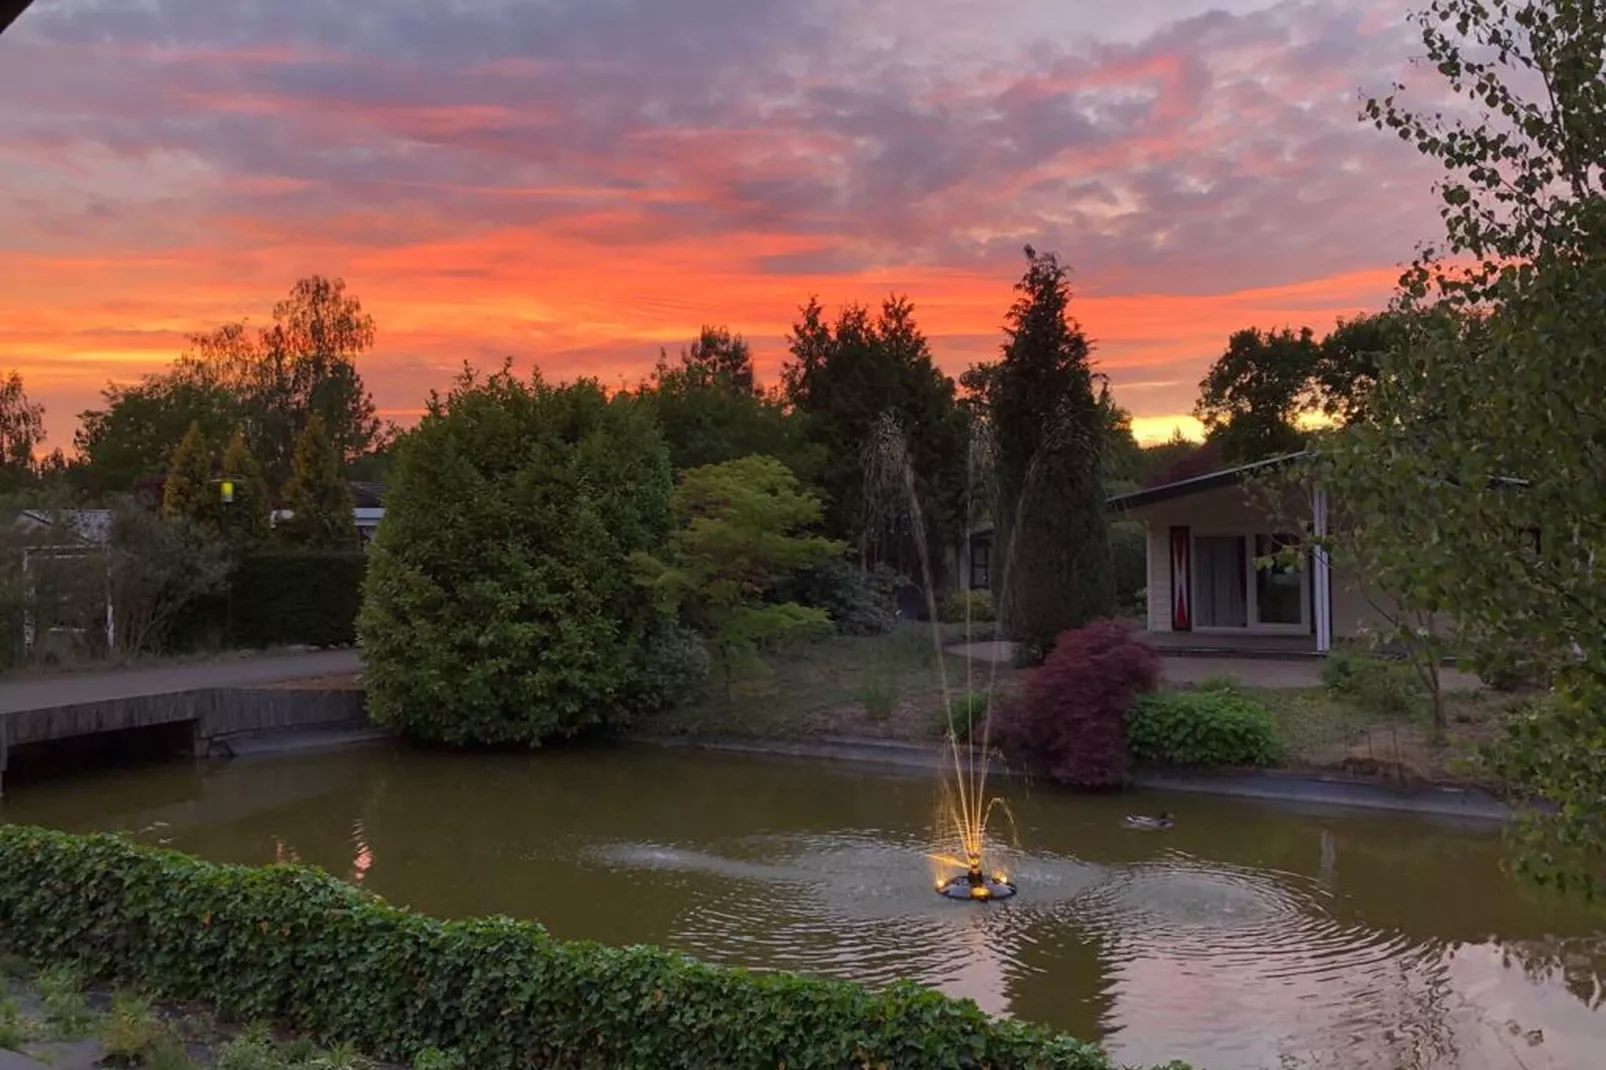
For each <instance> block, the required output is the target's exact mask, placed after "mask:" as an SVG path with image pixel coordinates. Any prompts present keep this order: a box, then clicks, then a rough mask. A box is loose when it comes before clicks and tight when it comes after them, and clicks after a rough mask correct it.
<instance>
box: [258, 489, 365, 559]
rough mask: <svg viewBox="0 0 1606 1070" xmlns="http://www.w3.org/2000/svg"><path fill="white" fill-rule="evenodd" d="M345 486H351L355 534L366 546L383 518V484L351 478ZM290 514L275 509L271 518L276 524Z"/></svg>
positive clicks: (289, 512)
mask: <svg viewBox="0 0 1606 1070" xmlns="http://www.w3.org/2000/svg"><path fill="white" fill-rule="evenodd" d="M347 486H349V487H350V488H351V500H352V511H351V512H352V520H353V521H354V522H355V523H356V525H357V534H358V535H359V536H361V537H362V544H363V545H364V546H367V545H368V544H369V543H371V542H373V541H374V535H375V534H376V533H377V532H378V531H379V522H380V521H381V520H383V519H385V503H384V494H385V485H384V484H383V483H366V482H359V481H356V480H353V481H350V482H348V483H347ZM291 515H292V514H291V510H289V509H275V510H273V513H272V515H271V519H272V521H273V523H275V524H277V523H279V522H280V521H282V520H286V519H288V518H289V517H290V516H291Z"/></svg>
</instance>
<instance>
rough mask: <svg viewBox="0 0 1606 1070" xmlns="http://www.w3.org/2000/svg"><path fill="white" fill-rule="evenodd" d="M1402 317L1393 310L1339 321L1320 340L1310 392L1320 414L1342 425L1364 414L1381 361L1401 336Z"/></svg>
mask: <svg viewBox="0 0 1606 1070" xmlns="http://www.w3.org/2000/svg"><path fill="white" fill-rule="evenodd" d="M1406 326H1407V324H1406V318H1405V317H1404V316H1403V315H1402V314H1401V313H1398V312H1395V311H1393V310H1386V311H1383V312H1378V313H1374V314H1372V315H1366V316H1355V317H1353V318H1351V319H1340V320H1339V321H1338V323H1337V325H1336V326H1334V328H1333V329H1332V330H1331V331H1329V332H1328V334H1327V337H1325V338H1323V339H1322V343H1321V352H1320V353H1319V354H1318V356H1317V358H1316V367H1315V370H1314V372H1313V374H1312V376H1311V393H1312V395H1313V397H1314V398H1315V399H1316V400H1317V402H1318V404H1319V406H1320V411H1321V412H1322V414H1323V415H1325V416H1327V417H1328V418H1330V419H1332V420H1334V421H1335V422H1337V423H1340V424H1345V423H1349V422H1350V421H1352V420H1356V419H1359V418H1360V417H1361V416H1362V415H1364V413H1365V407H1366V399H1367V397H1368V396H1369V395H1370V393H1371V390H1372V388H1373V387H1375V386H1376V385H1377V378H1378V374H1379V370H1380V367H1381V365H1382V362H1383V359H1384V357H1385V356H1386V354H1387V353H1388V351H1389V350H1390V349H1392V348H1394V347H1395V346H1396V345H1397V344H1398V343H1399V342H1400V341H1401V340H1402V339H1403V338H1404V337H1405V330H1406Z"/></svg>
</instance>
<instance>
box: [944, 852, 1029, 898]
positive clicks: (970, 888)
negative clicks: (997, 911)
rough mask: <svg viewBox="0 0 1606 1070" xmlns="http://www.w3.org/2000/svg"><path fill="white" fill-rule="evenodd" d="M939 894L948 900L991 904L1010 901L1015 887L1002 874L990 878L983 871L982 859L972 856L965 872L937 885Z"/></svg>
mask: <svg viewBox="0 0 1606 1070" xmlns="http://www.w3.org/2000/svg"><path fill="white" fill-rule="evenodd" d="M937 894H938V895H941V896H945V897H946V898H948V899H963V900H966V901H968V902H973V903H991V902H992V901H993V900H995V899H1008V898H1009V897H1010V896H1012V895H1014V894H1015V886H1014V885H1013V884H1011V883H1010V882H1009V881H1008V880H1006V879H1005V878H1004V876H1003V874H1001V873H1000V874H994V875H993V876H991V877H989V876H988V875H987V873H986V871H984V870H983V869H982V866H981V859H980V858H979V857H975V856H972V857H971V859H970V861H969V865H968V866H967V867H966V868H965V872H963V873H961V874H959V876H957V877H951V878H949V879H948V880H945V881H943V882H942V883H940V884H938V885H937Z"/></svg>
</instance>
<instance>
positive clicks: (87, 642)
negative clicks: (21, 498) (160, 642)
mask: <svg viewBox="0 0 1606 1070" xmlns="http://www.w3.org/2000/svg"><path fill="white" fill-rule="evenodd" d="M113 521H114V517H113V514H112V512H111V510H109V509H24V510H21V511H20V512H18V513H16V514H15V515H14V516H13V517H12V519H11V532H10V537H9V539H8V540H7V541H8V544H9V546H10V548H12V549H14V550H15V556H14V558H10V556H9V555H8V560H6V561H5V562H4V563H3V564H0V569H3V570H9V569H11V568H13V567H14V568H15V569H16V570H17V572H16V576H17V578H18V579H19V580H20V590H19V594H20V596H21V599H22V606H23V613H22V644H23V648H24V649H26V650H28V651H30V652H32V653H35V654H40V653H44V654H52V653H54V654H62V655H66V654H70V653H74V652H77V651H79V650H80V648H89V649H99V648H100V647H101V644H104V649H106V650H111V649H113V648H114V647H115V646H116V642H117V632H116V618H115V614H114V613H113V608H112V599H111V584H110V574H109V564H110V551H111V537H112V526H113ZM69 606H70V607H75V608H76V611H71V612H69V611H67V610H68V607H69ZM86 606H90V607H92V609H93V612H92V617H93V619H90V616H86V615H85V612H84V609H85V607H86Z"/></svg>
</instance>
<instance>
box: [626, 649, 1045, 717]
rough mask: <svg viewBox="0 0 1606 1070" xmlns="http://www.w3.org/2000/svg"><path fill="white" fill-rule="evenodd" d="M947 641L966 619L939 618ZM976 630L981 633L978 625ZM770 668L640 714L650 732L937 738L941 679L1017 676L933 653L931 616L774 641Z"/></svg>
mask: <svg viewBox="0 0 1606 1070" xmlns="http://www.w3.org/2000/svg"><path fill="white" fill-rule="evenodd" d="M938 634H939V635H940V636H941V641H942V643H943V644H944V645H946V644H950V643H954V642H962V641H963V640H964V638H965V635H964V626H963V625H941V626H939V627H938ZM977 634H978V635H979V634H980V630H979V629H978V631H977ZM766 660H767V662H768V671H767V672H763V673H749V674H748V675H746V676H745V677H742V678H739V679H738V680H737V681H736V682H735V684H734V685H733V687H732V696H731V699H730V701H727V700H726V697H725V694H724V690H723V688H721V687H720V686H719V685H718V684H717V683H716V684H712V685H711V686H710V687H709V689H708V692H707V693H706V694H705V695H703V696H702V697H700V698H699V699H697V700H696V701H694V702H690V703H687V704H685V705H683V706H681V707H679V708H678V709H675V710H672V711H670V712H668V713H664V714H660V715H657V716H655V717H653V718H651V719H649V720H647V721H644V722H643V723H642V724H641V728H643V729H645V730H646V731H648V732H650V733H655V734H665V735H701V736H710V737H718V736H724V737H760V738H779V739H800V738H808V737H818V736H860V737H865V738H873V739H904V740H928V741H929V740H936V739H938V738H940V736H941V731H942V730H941V727H940V724H941V721H940V720H939V712H940V711H941V710H942V708H943V679H944V674H946V678H947V686H948V691H949V694H952V695H961V694H964V693H965V692H966V691H986V690H988V688H989V686H992V687H993V688H995V689H996V690H998V691H1001V690H1002V689H1004V688H1008V687H1013V686H1014V685H1015V683H1016V682H1017V681H1018V679H1019V673H1018V671H1017V670H1015V669H1013V668H1011V667H1010V666H1009V665H1007V664H1005V665H998V666H993V665H989V664H985V663H981V662H977V661H972V660H971V659H969V658H964V657H960V656H959V655H957V654H952V653H947V652H944V653H941V654H939V653H938V649H937V644H936V642H934V640H933V635H932V628H931V626H930V625H928V624H915V623H909V624H902V625H899V626H898V627H897V628H895V629H893V630H892V631H891V632H889V633H887V634H885V635H876V636H864V637H859V636H836V637H833V638H830V639H826V640H822V641H820V642H813V643H800V644H796V645H792V646H788V647H785V648H783V649H780V650H776V651H771V652H770V653H769V655H768V656H767V659H766Z"/></svg>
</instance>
